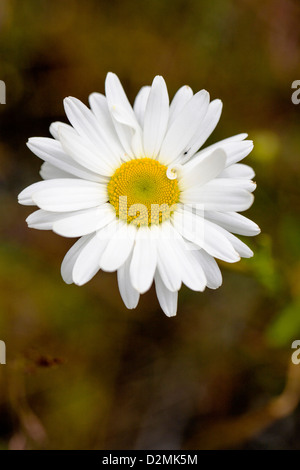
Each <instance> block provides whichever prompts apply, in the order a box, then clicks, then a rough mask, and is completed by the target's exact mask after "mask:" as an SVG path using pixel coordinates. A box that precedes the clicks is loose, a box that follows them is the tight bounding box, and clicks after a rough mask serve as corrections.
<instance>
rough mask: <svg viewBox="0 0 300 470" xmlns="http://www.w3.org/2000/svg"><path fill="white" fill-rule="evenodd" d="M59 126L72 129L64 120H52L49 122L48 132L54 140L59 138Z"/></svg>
mask: <svg viewBox="0 0 300 470" xmlns="http://www.w3.org/2000/svg"><path fill="white" fill-rule="evenodd" d="M60 127H65V129H69V130H74V129H73V127H72V126H70V124H66V123H65V122H61V121H55V122H52V123H51V124H50V127H49V131H50V134H51V135H52V136H53V137H54V139H56V140H59V132H58V130H59V128H60Z"/></svg>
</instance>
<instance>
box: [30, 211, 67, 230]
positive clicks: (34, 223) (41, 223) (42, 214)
mask: <svg viewBox="0 0 300 470" xmlns="http://www.w3.org/2000/svg"><path fill="white" fill-rule="evenodd" d="M61 216H62V214H61V212H47V211H43V210H42V209H39V210H37V211H35V212H33V213H32V214H30V215H29V216H28V217H27V219H26V222H27V224H28V227H30V228H35V229H37V230H52V227H53V223H54V222H56V221H57V220H59V219H60V218H61Z"/></svg>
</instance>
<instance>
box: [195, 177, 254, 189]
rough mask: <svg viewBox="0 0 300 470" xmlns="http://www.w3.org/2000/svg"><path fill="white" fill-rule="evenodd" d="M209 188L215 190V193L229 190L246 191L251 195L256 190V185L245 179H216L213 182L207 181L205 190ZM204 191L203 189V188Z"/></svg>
mask: <svg viewBox="0 0 300 470" xmlns="http://www.w3.org/2000/svg"><path fill="white" fill-rule="evenodd" d="M207 186H209V189H210V190H211V189H212V188H215V189H216V190H217V191H219V190H222V189H223V190H224V191H229V190H230V189H236V188H237V189H246V191H249V192H250V193H252V192H253V191H254V190H255V189H256V183H254V181H251V180H248V179H247V178H221V177H219V178H216V179H214V180H213V181H209V182H208V183H207V185H206V186H205V188H206V187H207ZM203 189H204V188H203Z"/></svg>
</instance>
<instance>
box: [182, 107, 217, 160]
mask: <svg viewBox="0 0 300 470" xmlns="http://www.w3.org/2000/svg"><path fill="white" fill-rule="evenodd" d="M222 106H223V105H222V101H221V100H214V101H212V102H211V103H209V105H208V110H207V113H206V115H205V117H204V119H203V122H202V123H201V124H200V126H199V129H198V131H197V132H196V134H195V136H194V137H193V138H192V140H191V141H190V142H189V145H188V148H187V149H186V152H184V154H185V155H184V161H188V160H189V158H190V157H191V156H192V155H194V153H195V152H197V150H198V149H199V148H200V147H202V145H203V144H204V143H205V142H206V140H207V139H208V137H209V136H210V134H211V133H212V132H213V131H214V129H215V128H216V126H217V124H218V122H219V120H220V117H221V113H222Z"/></svg>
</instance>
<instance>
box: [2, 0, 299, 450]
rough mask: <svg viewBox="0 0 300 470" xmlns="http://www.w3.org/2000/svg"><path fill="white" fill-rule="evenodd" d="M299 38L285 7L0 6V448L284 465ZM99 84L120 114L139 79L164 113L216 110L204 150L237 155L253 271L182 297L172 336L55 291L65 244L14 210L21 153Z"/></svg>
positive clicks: (109, 300) (164, 322) (95, 2)
mask: <svg viewBox="0 0 300 470" xmlns="http://www.w3.org/2000/svg"><path fill="white" fill-rule="evenodd" d="M299 24H300V4H299V2H298V1H297V0H295V1H293V0H266V1H265V2H261V1H258V0H244V1H243V0H241V1H238V0H236V1H233V0H229V1H223V0H215V1H213V2H211V1H209V0H201V1H199V0H172V1H171V0H169V1H168V0H151V1H150V0H148V1H134V0H127V1H125V0H110V1H109V2H107V1H99V0H85V1H84V2H83V1H79V0H60V1H58V0H52V1H50V0H39V1H36V0H27V1H26V2H25V1H23V2H20V1H18V0H1V3H0V57H1V68H0V71H1V72H0V73H1V76H0V79H1V80H4V81H5V83H6V86H7V96H6V104H5V105H4V104H1V105H0V191H1V247H0V285H1V294H0V339H1V340H4V341H5V342H6V346H7V365H0V449H151V448H152V449H218V448H226V449H228V448H231V449H249V448H250V449H259V448H269V449H276V448H277V449H279V448H282V449H289V448H300V438H299V435H300V433H299V431H300V408H299V406H298V402H299V397H300V365H298V366H297V365H293V364H292V363H291V353H292V349H291V343H292V342H293V341H294V340H295V339H300V282H299V281H300V225H299V212H300V204H299V200H300V198H299V187H300V185H299V179H300V158H299V157H300V155H299V153H300V132H299V123H300V105H298V106H296V105H294V104H293V103H292V101H291V95H292V91H293V90H292V89H291V84H292V82H293V81H294V80H296V79H300V71H299V62H300V61H299V59H300V31H299ZM110 70H111V71H113V72H116V73H117V74H118V75H119V77H120V79H121V81H122V83H123V85H124V88H125V89H126V91H127V93H128V96H129V98H130V100H131V102H132V101H133V99H134V97H135V95H136V93H137V91H138V90H139V88H140V87H141V86H142V85H144V84H150V83H151V81H152V79H153V77H154V76H155V75H156V74H160V75H163V76H164V78H165V79H166V81H167V84H168V88H169V94H170V96H171V97H172V96H173V95H174V93H175V91H176V90H177V89H178V88H179V87H180V86H182V85H184V84H189V85H190V86H191V87H192V88H193V90H194V91H198V90H199V89H201V88H206V89H207V90H208V91H209V92H210V94H211V97H212V98H221V99H222V101H223V103H224V111H223V114H222V117H221V121H220V123H219V125H218V127H217V129H216V130H215V132H214V134H213V136H212V138H210V139H209V142H214V141H217V140H219V139H222V138H226V137H228V136H231V135H234V134H237V133H240V132H248V133H249V138H251V139H253V140H254V144H255V147H254V151H253V152H252V154H251V155H250V157H248V158H247V160H246V161H245V163H248V164H250V165H252V166H253V167H254V169H255V171H256V175H257V176H256V181H257V183H258V189H257V190H256V193H255V195H256V198H255V204H254V206H253V207H252V208H251V209H250V210H249V211H248V212H247V213H246V215H247V216H249V217H250V218H252V219H253V220H255V221H256V222H257V223H258V224H259V225H260V227H261V229H262V234H261V235H259V236H258V237H256V238H255V239H250V240H249V245H250V247H251V248H252V249H253V250H254V252H255V256H254V258H252V259H250V260H244V261H242V262H240V263H238V264H234V265H229V264H225V263H224V264H223V263H221V264H222V266H221V268H222V272H223V276H224V282H223V285H222V287H221V288H220V289H218V290H217V291H210V290H207V291H206V292H204V293H203V294H201V293H196V292H192V291H189V290H188V289H185V288H183V289H182V290H181V292H180V301H179V309H178V315H177V317H175V318H173V319H168V318H167V317H165V316H164V314H163V313H162V311H161V310H160V308H159V305H158V302H157V300H156V296H155V292H154V291H153V290H151V291H149V292H148V293H147V294H145V295H144V296H143V297H142V298H141V301H140V304H139V306H138V308H137V309H136V310H127V309H126V308H125V307H124V306H123V303H122V301H121V299H120V297H119V293H118V289H117V282H116V275H115V274H106V273H100V274H98V275H97V276H96V277H95V278H94V279H93V280H92V281H91V282H90V283H89V284H87V285H86V286H84V287H81V288H79V287H76V286H67V285H65V284H64V283H63V281H62V279H61V277H60V263H61V260H62V258H63V256H64V254H65V252H66V251H67V249H68V248H69V247H70V246H71V245H72V244H73V242H74V241H73V240H70V239H64V238H62V237H59V236H57V235H55V234H53V233H51V232H42V231H37V230H30V229H28V228H27V225H26V223H25V218H26V217H27V215H28V214H29V213H30V212H31V211H32V208H26V207H23V206H18V204H17V202H16V197H17V194H18V193H19V192H20V190H21V189H23V188H24V187H25V186H27V185H28V184H30V183H33V182H35V181H37V180H38V179H39V177H38V171H39V167H40V165H41V161H40V160H39V159H38V158H37V157H35V156H34V155H33V154H32V153H31V152H30V151H29V150H28V149H27V148H26V145H25V143H26V141H27V139H28V138H29V137H31V136H48V128H49V125H50V123H51V122H52V121H55V120H63V121H65V117H64V113H63V106H62V100H63V98H64V97H65V96H69V95H72V96H76V97H77V98H79V99H81V100H82V101H83V102H85V103H87V97H88V95H89V94H90V93H91V92H93V91H100V92H103V91H104V79H105V76H106V73H107V72H108V71H110ZM297 435H298V437H297Z"/></svg>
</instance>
